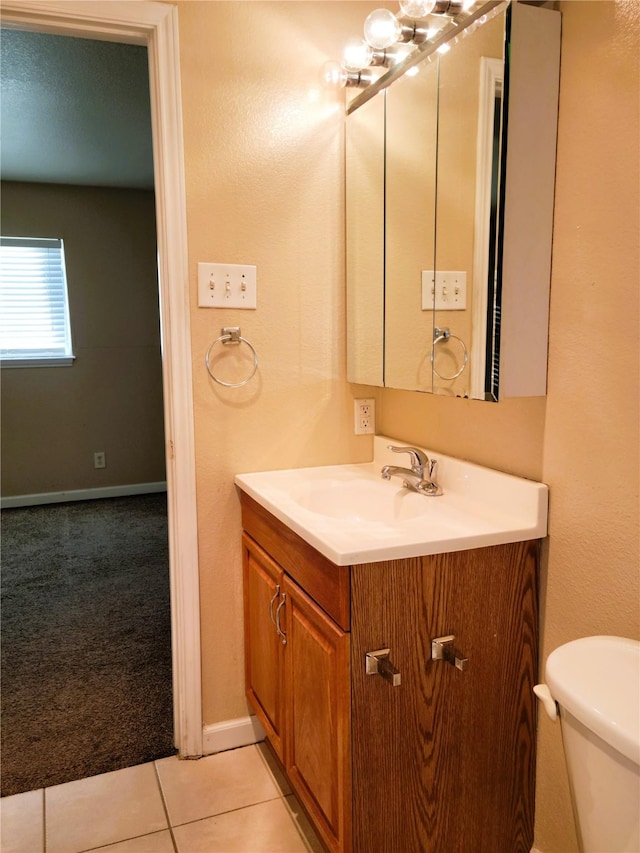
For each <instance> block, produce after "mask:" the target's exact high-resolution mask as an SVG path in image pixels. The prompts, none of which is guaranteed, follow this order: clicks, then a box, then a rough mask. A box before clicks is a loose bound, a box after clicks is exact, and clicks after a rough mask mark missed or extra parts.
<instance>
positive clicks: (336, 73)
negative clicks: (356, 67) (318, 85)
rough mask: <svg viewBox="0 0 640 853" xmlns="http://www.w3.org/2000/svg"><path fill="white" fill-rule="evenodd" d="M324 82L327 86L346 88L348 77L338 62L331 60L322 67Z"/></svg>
mask: <svg viewBox="0 0 640 853" xmlns="http://www.w3.org/2000/svg"><path fill="white" fill-rule="evenodd" d="M321 74H322V82H323V83H324V84H325V86H336V87H338V86H340V87H342V86H344V85H345V83H346V80H347V75H346V74H345V72H344V69H343V68H341V67H340V64H339V63H338V62H334V61H333V60H329V61H328V62H325V63H324V65H323V66H322V72H321Z"/></svg>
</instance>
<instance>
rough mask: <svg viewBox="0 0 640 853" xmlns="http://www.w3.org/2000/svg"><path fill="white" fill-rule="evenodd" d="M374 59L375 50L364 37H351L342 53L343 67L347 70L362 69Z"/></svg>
mask: <svg viewBox="0 0 640 853" xmlns="http://www.w3.org/2000/svg"><path fill="white" fill-rule="evenodd" d="M372 59H373V51H372V50H371V48H370V47H369V45H368V44H367V43H366V41H365V40H364V39H357V38H354V39H349V41H348V42H347V43H346V45H345V47H344V52H343V54H342V67H343V68H345V69H346V70H347V71H362V69H363V68H366V67H367V65H370V64H371V60H372Z"/></svg>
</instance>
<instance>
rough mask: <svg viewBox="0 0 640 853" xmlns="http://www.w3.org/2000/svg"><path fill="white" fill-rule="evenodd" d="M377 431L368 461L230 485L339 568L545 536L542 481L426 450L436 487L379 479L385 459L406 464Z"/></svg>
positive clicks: (247, 477) (241, 477) (243, 477)
mask: <svg viewBox="0 0 640 853" xmlns="http://www.w3.org/2000/svg"><path fill="white" fill-rule="evenodd" d="M388 444H396V445H402V444H403V442H400V441H396V440H395V439H390V438H385V437H383V436H376V437H375V439H374V461H373V462H366V463H362V464H359V465H329V466H324V467H319V468H295V469H290V470H284V471H282V470H281V471H262V472H259V473H253V474H238V475H237V476H236V478H235V483H236V485H237V486H238V487H239V488H240V489H242V491H244V492H246V494H248V495H249V496H250V497H252V498H253V499H254V500H255V501H257V502H258V503H259V504H260V505H261V506H263V507H264V508H265V509H267V510H268V511H269V512H271V513H272V514H273V515H275V516H276V518H279V519H280V521H282V522H283V523H284V524H286V525H287V526H288V527H290V528H291V529H292V530H294V531H295V532H296V533H297V534H298V535H299V536H301V537H302V538H303V539H304V540H305V541H306V542H308V543H309V544H310V545H313V547H314V548H316V549H317V550H318V551H320V552H321V553H322V554H324V555H325V557H327V558H328V559H330V560H331V561H332V562H334V563H336V564H337V565H340V566H346V565H352V564H356V563H370V562H378V561H381V560H394V559H402V558H404V557H418V556H421V555H423V554H442V553H446V552H448V551H464V550H468V549H470V548H481V547H485V546H488V545H502V544H505V543H507V542H520V541H524V540H527V539H539V538H541V537H543V536H546V534H547V498H548V494H547V487H546V486H544V485H543V484H541V483H535V482H532V481H530V480H524V479H521V478H519V477H512V476H511V475H509V474H503V473H501V472H500V471H493V470H491V469H489V468H482V467H481V466H479V465H473V464H471V463H469V462H462V461H460V460H458V459H453V458H452V457H450V456H443V455H442V454H439V453H431V452H430V451H428V450H427V451H426V453H427V455H428V456H429V458H435V459H437V460H438V468H437V478H438V482H439V483H440V485H441V486H442V487H443V490H444V494H443V495H441V496H439V497H432V496H427V495H422V494H417V493H415V492H410V491H409V490H408V489H406V488H404V487H403V485H402V480H401V479H400V478H398V477H393V478H392V479H391V480H383V479H382V478H381V476H380V470H381V468H382V466H383V465H405V464H406V465H408V463H409V457H408V456H407V457H405V456H404V455H399V454H397V453H392V452H391V451H389V450H387V445H388Z"/></svg>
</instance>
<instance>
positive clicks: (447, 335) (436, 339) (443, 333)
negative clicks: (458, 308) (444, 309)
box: [431, 326, 469, 382]
mask: <svg viewBox="0 0 640 853" xmlns="http://www.w3.org/2000/svg"><path fill="white" fill-rule="evenodd" d="M451 340H454V341H458V342H459V344H460V346H461V347H462V366H461V367H460V368H459V369H458V370H457V371H456V372H455V373H454V374H453V376H443V375H442V374H441V373H439V372H438V371H437V370H436V344H439V343H441V342H445V343H446V342H448V341H451ZM468 363H469V353H468V352H467V345H466V344H465V342H464V341H463V340H462V338H459V337H458V335H452V334H451V330H450V329H448V328H446V327H442V328H440V327H439V326H436V327H435V329H434V330H433V343H432V344H431V369H432V370H433V372H434V373H435V375H436V376H437V377H438V378H439V379H443V380H444V381H445V382H451V380H453V379H457V378H458V376H460V374H461V373H462V371H463V370H464V369H465V367H466V366H467V364H468Z"/></svg>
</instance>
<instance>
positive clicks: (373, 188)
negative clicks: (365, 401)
mask: <svg viewBox="0 0 640 853" xmlns="http://www.w3.org/2000/svg"><path fill="white" fill-rule="evenodd" d="M384 133H385V93H384V92H383V93H381V94H379V95H376V96H375V97H374V98H372V99H371V100H370V101H368V102H367V103H366V104H364V105H363V106H362V107H360V108H359V109H357V110H356V111H355V112H353V113H352V114H351V115H350V116H349V118H348V120H347V123H346V233H347V241H346V244H347V378H348V381H349V382H357V383H359V384H362V385H383V384H384V375H383V352H384V168H385V165H384V157H385V151H384Z"/></svg>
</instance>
